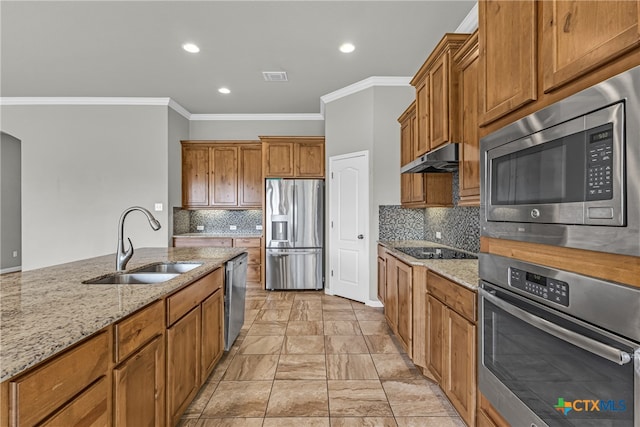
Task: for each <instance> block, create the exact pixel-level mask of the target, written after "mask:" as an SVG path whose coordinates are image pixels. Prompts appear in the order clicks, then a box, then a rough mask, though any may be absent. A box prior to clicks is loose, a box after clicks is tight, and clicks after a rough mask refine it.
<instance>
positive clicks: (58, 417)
mask: <svg viewBox="0 0 640 427" xmlns="http://www.w3.org/2000/svg"><path fill="white" fill-rule="evenodd" d="M108 388H109V387H108V385H107V379H106V377H102V378H101V379H100V380H98V381H97V382H96V383H95V384H93V385H92V386H91V387H89V388H88V389H87V390H85V391H83V392H82V393H81V394H80V395H79V396H76V397H75V398H74V399H73V400H72V401H71V402H70V403H69V404H68V405H66V406H65V407H64V408H62V409H61V410H60V411H59V412H58V413H57V414H55V415H54V416H53V417H51V418H49V419H48V420H47V421H46V422H45V423H44V424H39V425H40V426H41V427H59V426H86V427H102V426H106V425H109V411H108V409H107V408H108V404H107V399H108V396H109V390H108ZM131 425H142V424H131ZM158 425H159V424H158Z"/></svg>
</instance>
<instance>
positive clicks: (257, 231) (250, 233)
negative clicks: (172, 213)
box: [173, 230, 262, 238]
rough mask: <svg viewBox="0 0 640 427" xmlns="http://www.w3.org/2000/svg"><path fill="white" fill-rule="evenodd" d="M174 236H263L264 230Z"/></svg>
mask: <svg viewBox="0 0 640 427" xmlns="http://www.w3.org/2000/svg"><path fill="white" fill-rule="evenodd" d="M173 237H237V238H243V237H262V231H260V230H256V232H255V233H254V232H250V231H243V232H241V233H204V232H199V233H182V234H174V235H173Z"/></svg>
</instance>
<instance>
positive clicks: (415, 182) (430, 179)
mask: <svg viewBox="0 0 640 427" xmlns="http://www.w3.org/2000/svg"><path fill="white" fill-rule="evenodd" d="M416 104H417V103H416V102H412V103H411V105H409V107H408V108H407V109H406V110H405V111H404V113H402V115H401V116H400V117H399V118H398V122H399V123H400V165H401V166H404V165H406V164H407V163H410V162H411V161H412V160H413V158H414V157H413V153H414V152H415V151H416V144H417V139H416V133H417V132H416V129H417V114H416ZM452 182H453V175H452V174H451V173H424V174H423V173H408V174H402V175H400V202H401V204H402V206H403V207H407V208H424V207H433V206H453V198H452Z"/></svg>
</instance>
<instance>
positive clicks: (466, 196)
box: [456, 33, 480, 206]
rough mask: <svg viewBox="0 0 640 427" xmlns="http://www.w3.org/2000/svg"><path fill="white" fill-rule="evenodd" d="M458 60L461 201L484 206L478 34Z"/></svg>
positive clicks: (464, 204)
mask: <svg viewBox="0 0 640 427" xmlns="http://www.w3.org/2000/svg"><path fill="white" fill-rule="evenodd" d="M459 54H462V55H461V56H458V55H456V59H458V60H459V62H458V67H459V72H460V78H459V88H458V91H459V96H460V116H461V117H460V120H459V124H460V132H459V134H460V144H459V147H458V148H459V150H460V168H459V174H460V176H459V179H460V190H459V191H460V202H459V203H458V205H461V206H479V205H480V138H479V136H478V62H479V61H478V58H479V53H478V35H477V33H476V34H474V35H473V36H471V38H470V40H469V41H468V42H467V43H465V45H464V46H463V47H462V49H461V51H460V52H459Z"/></svg>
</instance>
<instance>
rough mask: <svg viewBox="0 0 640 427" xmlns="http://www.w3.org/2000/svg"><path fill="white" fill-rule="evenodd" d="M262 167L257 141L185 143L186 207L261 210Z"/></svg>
mask: <svg viewBox="0 0 640 427" xmlns="http://www.w3.org/2000/svg"><path fill="white" fill-rule="evenodd" d="M261 167H262V147H261V145H260V143H258V142H257V141H235V142H234V141H182V206H183V207H185V208H226V209H234V208H260V207H261V206H262V169H261Z"/></svg>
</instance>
